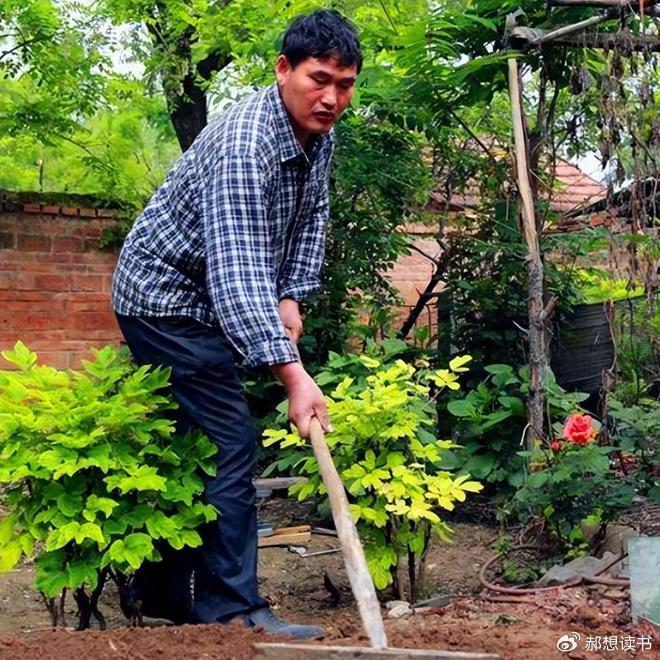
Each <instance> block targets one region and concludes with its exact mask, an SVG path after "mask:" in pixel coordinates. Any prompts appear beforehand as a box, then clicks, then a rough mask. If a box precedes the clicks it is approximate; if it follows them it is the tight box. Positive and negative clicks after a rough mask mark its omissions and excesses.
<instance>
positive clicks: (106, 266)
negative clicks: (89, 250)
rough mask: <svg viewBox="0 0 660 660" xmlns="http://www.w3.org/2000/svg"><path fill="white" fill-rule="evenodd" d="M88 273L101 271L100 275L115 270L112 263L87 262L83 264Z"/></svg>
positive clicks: (108, 273)
mask: <svg viewBox="0 0 660 660" xmlns="http://www.w3.org/2000/svg"><path fill="white" fill-rule="evenodd" d="M83 268H86V269H87V272H88V273H101V274H102V275H112V273H113V272H114V270H115V264H114V263H101V264H87V265H86V266H83Z"/></svg>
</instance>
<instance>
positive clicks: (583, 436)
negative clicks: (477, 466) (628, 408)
mask: <svg viewBox="0 0 660 660" xmlns="http://www.w3.org/2000/svg"><path fill="white" fill-rule="evenodd" d="M557 424H558V426H559V427H561V423H557ZM597 432H598V425H597V424H596V422H595V421H594V420H592V419H591V417H589V416H588V415H582V414H581V413H575V414H574V415H572V416H571V417H569V419H568V420H567V422H566V424H565V425H564V426H563V433H562V438H561V439H556V440H554V441H553V443H552V447H551V448H546V447H543V446H541V445H540V444H538V445H536V446H535V447H534V448H533V449H532V450H531V451H523V452H519V454H520V455H521V456H523V457H525V458H527V459H529V461H530V470H531V471H530V473H529V475H528V477H527V478H526V480H525V483H524V484H523V486H522V488H520V489H519V490H518V491H517V492H516V493H515V495H514V496H513V497H512V498H511V500H510V502H509V504H508V507H507V513H508V514H513V515H515V516H517V517H518V519H519V520H521V521H522V522H524V523H529V522H532V523H534V524H538V523H540V524H541V527H542V528H543V529H544V531H545V532H546V533H547V536H548V538H549V539H550V540H551V541H554V542H555V543H557V544H558V545H559V547H560V549H561V550H562V551H563V552H564V553H565V554H566V555H567V556H569V557H571V556H576V555H580V554H585V553H588V551H589V544H588V540H587V538H586V537H585V533H584V526H585V525H600V526H601V527H602V526H604V525H606V524H607V523H608V522H610V521H612V520H615V519H616V517H617V515H618V514H619V513H620V512H622V511H623V510H625V509H626V508H628V507H629V506H630V503H631V501H632V496H633V494H634V486H633V484H632V483H631V482H630V481H629V480H626V479H625V478H616V476H615V475H614V473H613V472H612V470H611V468H610V454H611V453H612V452H613V451H614V450H615V448H614V447H611V446H601V445H599V444H598V443H597V442H596V441H595V437H596V434H597Z"/></svg>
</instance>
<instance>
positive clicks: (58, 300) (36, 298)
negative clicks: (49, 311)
mask: <svg viewBox="0 0 660 660" xmlns="http://www.w3.org/2000/svg"><path fill="white" fill-rule="evenodd" d="M68 295H69V294H68V293H66V292H60V291H34V290H29V289H23V290H18V291H14V298H13V300H18V301H20V302H23V303H41V302H47V303H50V304H51V305H60V304H63V303H64V301H65V300H66V297H67V296H68Z"/></svg>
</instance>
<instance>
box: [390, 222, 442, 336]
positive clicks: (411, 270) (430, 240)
mask: <svg viewBox="0 0 660 660" xmlns="http://www.w3.org/2000/svg"><path fill="white" fill-rule="evenodd" d="M403 230H404V231H405V232H406V233H407V234H408V235H410V236H411V237H412V239H413V244H414V245H415V247H417V248H419V249H420V250H422V251H423V252H425V253H426V254H428V255H430V256H431V257H436V256H437V255H438V252H439V250H440V246H439V245H438V242H437V241H436V240H435V238H434V236H436V234H437V228H435V227H433V226H431V225H425V224H421V223H414V224H410V225H406V226H404V227H403ZM431 275H433V263H432V262H431V260H430V259H428V258H427V257H425V256H424V255H423V254H420V253H419V252H417V251H416V250H412V251H411V253H410V254H409V255H403V256H401V257H400V258H399V259H398V261H397V262H396V263H395V264H394V267H393V268H392V269H391V270H389V271H388V273H387V277H388V279H389V280H390V282H391V283H392V284H393V285H394V286H395V287H396V288H397V289H398V290H399V293H400V295H401V297H402V298H403V305H402V306H401V307H400V308H399V309H398V310H397V323H398V324H401V323H402V322H403V321H404V320H405V319H406V318H407V316H408V314H409V313H410V310H411V309H412V308H413V307H414V306H415V305H416V304H417V300H418V299H419V294H420V293H421V292H423V291H424V289H425V288H426V285H427V284H428V282H429V280H430V279H431ZM443 288H444V284H443V283H442V282H440V283H438V284H437V285H436V288H435V291H436V292H439V291H442V289H443ZM437 322H438V312H437V300H436V299H435V298H434V299H431V301H430V302H429V303H428V304H427V306H426V309H425V311H424V312H423V313H422V314H421V315H420V316H419V317H418V319H417V322H416V324H415V327H423V326H428V327H429V328H430V330H431V334H432V335H433V334H435V332H436V329H437Z"/></svg>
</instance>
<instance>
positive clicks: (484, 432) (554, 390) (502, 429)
mask: <svg viewBox="0 0 660 660" xmlns="http://www.w3.org/2000/svg"><path fill="white" fill-rule="evenodd" d="M485 371H486V372H487V374H488V376H487V377H486V378H485V379H484V380H483V381H482V382H480V383H479V384H478V385H477V386H476V387H475V388H474V389H473V390H471V391H470V392H468V393H467V394H466V395H465V396H464V397H462V398H460V399H454V400H452V401H450V402H448V403H447V404H446V409H447V411H448V412H449V413H450V414H451V415H452V416H453V417H454V419H451V418H444V419H443V422H444V423H445V424H451V425H452V427H453V429H454V437H455V438H456V439H457V442H458V443H459V444H460V448H458V449H455V450H451V451H449V452H448V453H447V456H446V464H447V465H448V466H449V467H452V468H453V469H456V470H460V471H465V472H469V473H470V474H471V475H473V476H474V477H475V478H476V479H482V480H484V481H485V482H486V483H488V484H492V485H493V486H494V487H496V488H497V491H496V495H497V498H498V499H501V498H502V497H509V496H510V495H511V494H512V492H513V490H514V489H516V488H519V487H520V486H522V484H523V482H524V479H525V469H526V460H525V457H524V456H523V455H521V454H520V453H519V449H520V443H521V438H522V436H523V433H524V430H525V425H526V424H527V408H526V399H527V393H528V391H529V369H528V368H527V367H522V368H520V369H514V368H513V367H512V366H510V365H507V364H491V365H488V366H487V367H485ZM546 391H547V410H548V415H549V417H550V418H551V419H553V418H555V419H556V418H557V417H565V416H567V415H568V414H569V413H570V412H572V411H574V410H576V409H578V404H579V403H581V402H582V401H584V400H586V399H587V398H588V395H587V394H585V393H582V392H572V393H569V392H566V391H564V390H563V389H562V388H561V387H560V386H559V385H557V383H556V382H555V380H554V377H553V376H552V373H551V372H549V373H548V376H547V377H546Z"/></svg>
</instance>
